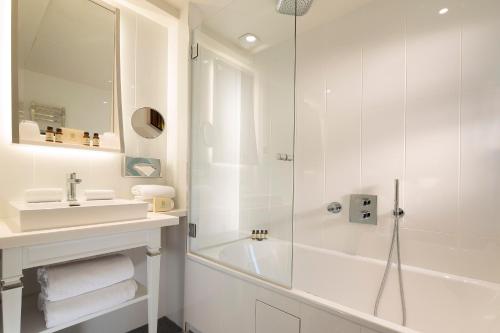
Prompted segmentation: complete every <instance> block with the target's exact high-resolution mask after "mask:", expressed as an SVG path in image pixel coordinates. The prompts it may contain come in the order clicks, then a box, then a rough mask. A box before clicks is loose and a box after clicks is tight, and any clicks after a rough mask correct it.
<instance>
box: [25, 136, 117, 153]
mask: <svg viewBox="0 0 500 333" xmlns="http://www.w3.org/2000/svg"><path fill="white" fill-rule="evenodd" d="M19 143H20V144H23V145H34V146H43V147H58V148H71V149H83V150H91V151H104V152H110V153H121V150H120V149H113V148H103V147H92V146H84V145H78V144H72V143H58V142H47V141H34V140H23V139H21V140H19Z"/></svg>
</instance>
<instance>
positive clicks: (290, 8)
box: [276, 0, 313, 16]
mask: <svg viewBox="0 0 500 333" xmlns="http://www.w3.org/2000/svg"><path fill="white" fill-rule="evenodd" d="M312 2H313V0H278V3H277V4H276V10H277V11H278V12H279V13H281V14H285V15H297V16H302V15H305V14H306V13H307V12H308V11H309V8H311V4H312Z"/></svg>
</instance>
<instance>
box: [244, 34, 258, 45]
mask: <svg viewBox="0 0 500 333" xmlns="http://www.w3.org/2000/svg"><path fill="white" fill-rule="evenodd" d="M245 40H246V41H247V42H249V43H255V42H256V41H257V37H255V36H254V35H246V36H245Z"/></svg>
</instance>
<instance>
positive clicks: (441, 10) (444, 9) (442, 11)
mask: <svg viewBox="0 0 500 333" xmlns="http://www.w3.org/2000/svg"><path fill="white" fill-rule="evenodd" d="M448 11H449V9H448V8H441V9H440V10H439V15H444V14H446V13H448Z"/></svg>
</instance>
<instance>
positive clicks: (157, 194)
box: [131, 185, 175, 211]
mask: <svg viewBox="0 0 500 333" xmlns="http://www.w3.org/2000/svg"><path fill="white" fill-rule="evenodd" d="M131 192H132V194H133V195H134V200H137V201H144V202H147V203H148V204H149V205H148V207H149V211H152V210H153V198H168V199H173V198H175V189H174V188H173V187H172V186H164V185H135V186H133V187H132V189H131Z"/></svg>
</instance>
